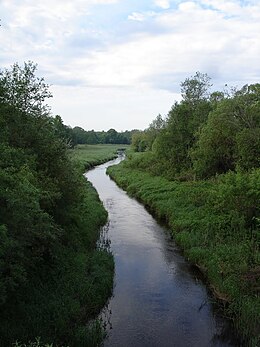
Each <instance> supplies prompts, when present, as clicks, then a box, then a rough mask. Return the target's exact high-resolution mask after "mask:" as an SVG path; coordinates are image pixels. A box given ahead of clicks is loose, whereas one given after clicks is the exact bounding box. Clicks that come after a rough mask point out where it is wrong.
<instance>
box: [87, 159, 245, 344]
mask: <svg viewBox="0 0 260 347" xmlns="http://www.w3.org/2000/svg"><path fill="white" fill-rule="evenodd" d="M119 161H120V158H118V159H116V160H113V161H110V162H108V163H106V164H103V165H100V166H98V167H96V168H95V169H93V170H91V171H89V172H88V173H87V174H86V177H87V178H88V179H89V181H90V182H92V184H93V185H94V186H95V188H96V189H97V191H98V193H99V196H100V198H101V200H102V201H103V203H104V206H105V208H106V209H107V211H108V213H109V223H108V225H107V230H108V237H109V239H110V240H111V250H112V252H113V254H114V258H115V288H114V292H113V297H112V298H111V299H110V302H109V305H108V310H107V312H110V315H109V317H108V319H109V322H110V325H109V327H110V329H108V330H109V331H108V338H107V339H106V340H105V342H104V345H105V346H107V347H108V346H109V347H110V346H111V347H112V346H113V347H117V346H118V347H121V346H122V347H128V346H133V347H141V346H147V347H155V346H156V347H157V346H158V347H159V346H161V347H167V346H176V347H179V346H180V347H182V346H183V347H186V346H191V347H197V346H198V347H203V346H239V345H240V344H238V343H237V342H235V340H234V337H233V335H232V331H230V329H229V327H228V322H227V321H225V320H224V319H223V318H221V317H220V316H219V315H218V314H217V313H216V312H214V311H213V308H212V305H211V302H210V297H209V295H208V293H207V290H206V288H205V286H204V285H203V284H202V283H201V281H200V280H199V279H198V278H197V276H196V274H195V273H194V271H192V269H191V266H190V265H189V264H188V263H187V261H185V260H184V258H183V257H182V255H181V254H180V252H179V250H178V248H177V246H176V245H175V243H174V241H173V240H171V238H170V235H169V232H168V230H167V229H166V228H164V227H162V226H160V225H159V224H158V223H157V222H156V220H155V219H154V218H153V217H152V216H151V215H150V214H149V213H148V212H147V211H146V210H145V208H144V207H143V206H142V205H141V204H140V203H139V202H137V201H136V200H134V199H132V198H130V197H129V196H128V195H127V194H126V193H125V192H124V191H123V190H121V189H120V188H118V187H117V186H116V184H115V183H114V182H113V181H112V180H111V179H110V178H109V177H108V176H107V175H106V168H107V167H108V166H110V165H113V164H117V163H118V162H119Z"/></svg>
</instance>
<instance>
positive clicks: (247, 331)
mask: <svg viewBox="0 0 260 347" xmlns="http://www.w3.org/2000/svg"><path fill="white" fill-rule="evenodd" d="M144 160H145V158H143V159H142V160H139V162H140V166H142V163H143V161H144ZM108 173H109V175H110V176H111V177H112V178H113V179H114V180H115V181H116V182H117V183H118V185H119V186H121V187H122V188H124V189H125V190H126V191H127V192H128V193H129V194H130V195H132V196H135V197H137V198H138V199H140V200H141V201H142V202H143V203H144V204H145V205H147V206H149V207H150V208H151V209H152V210H153V212H154V213H155V214H156V216H157V217H158V218H161V219H163V220H165V221H166V222H167V223H168V225H169V226H170V228H171V230H172V233H173V236H174V239H175V240H176V241H177V243H178V244H179V245H180V247H181V248H182V249H183V251H184V255H185V256H186V257H187V258H188V259H189V260H190V261H191V262H192V263H195V264H197V265H198V266H199V267H200V269H201V270H202V271H203V272H204V273H205V275H206V276H207V279H208V281H209V285H210V288H211V290H212V291H213V293H214V294H215V296H216V298H218V299H219V300H221V302H222V303H223V304H224V307H225V312H226V314H227V315H228V316H230V317H231V318H232V319H234V322H235V325H236V327H237V329H238V330H239V331H240V332H241V333H242V335H243V336H244V337H245V339H247V340H249V345H251V346H257V345H258V343H259V342H260V339H259V337H260V326H259V322H260V297H259V288H260V282H259V278H260V276H259V275H260V252H259V220H257V219H255V220H254V223H255V224H254V225H253V226H252V225H250V227H248V222H249V219H250V213H251V212H252V209H254V208H256V206H257V201H259V194H260V193H259V192H260V187H259V182H260V179H259V178H260V171H259V170H253V171H252V172H251V173H250V174H236V173H228V174H226V175H222V176H219V177H218V178H216V179H212V180H207V181H189V182H177V181H168V180H167V179H165V178H162V177H160V176H152V175H150V173H148V172H145V171H144V170H142V169H141V168H140V167H139V169H135V168H134V167H133V165H132V164H131V161H130V160H129V161H126V162H125V163H121V164H120V165H118V166H114V167H110V168H109V169H108Z"/></svg>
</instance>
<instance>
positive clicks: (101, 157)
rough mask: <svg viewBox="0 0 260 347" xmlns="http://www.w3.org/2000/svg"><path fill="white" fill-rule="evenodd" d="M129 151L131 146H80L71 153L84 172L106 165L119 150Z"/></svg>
mask: <svg viewBox="0 0 260 347" xmlns="http://www.w3.org/2000/svg"><path fill="white" fill-rule="evenodd" d="M121 148H122V149H127V148H129V145H120V144H118V145H103V144H102V145H78V146H77V147H76V148H75V149H72V150H71V151H70V153H71V156H72V159H73V160H74V161H76V162H78V165H80V166H81V167H82V170H83V168H84V170H88V169H90V168H92V167H93V166H96V165H99V164H102V163H105V162H106V161H108V160H111V159H113V158H115V157H116V153H117V150H118V149H121Z"/></svg>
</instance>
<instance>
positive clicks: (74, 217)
mask: <svg viewBox="0 0 260 347" xmlns="http://www.w3.org/2000/svg"><path fill="white" fill-rule="evenodd" d="M35 73H36V65H35V64H33V63H31V62H29V63H25V65H24V67H20V66H19V65H18V64H14V65H13V67H12V69H10V70H1V72H0V152H1V156H0V206H1V213H0V311H1V325H0V346H3V347H7V346H12V345H13V344H14V345H15V343H16V346H26V343H28V341H34V342H31V343H29V344H28V345H29V346H34V347H35V346H42V345H44V346H45V345H46V344H47V343H53V345H52V346H56V345H59V346H61V345H64V346H68V345H69V346H70V347H73V346H75V347H80V346H97V345H98V344H99V343H100V342H101V341H102V338H103V330H102V326H101V323H100V322H99V321H96V320H93V318H95V317H96V315H97V314H98V313H99V311H100V309H101V308H102V307H103V306H104V304H105V303H106V301H107V299H108V297H109V296H110V295H111V292H112V287H113V274H114V262H113V257H112V255H111V254H110V253H109V252H107V251H104V250H100V249H97V247H96V242H97V240H98V238H99V232H100V228H101V226H102V225H104V224H105V223H106V220H107V212H106V211H105V209H104V207H103V205H102V203H101V202H100V200H99V197H98V195H97V193H96V191H95V190H94V188H93V187H92V185H91V184H90V183H89V182H87V181H86V179H85V178H83V175H82V169H83V168H82V165H81V164H78V165H75V163H76V161H77V158H76V159H75V156H74V159H73V160H72V158H71V157H72V156H73V154H72V153H71V151H72V149H70V148H71V141H70V140H71V139H70V137H69V136H68V130H70V129H69V128H68V127H66V126H65V125H63V123H62V121H61V118H60V117H59V116H56V117H53V116H51V113H50V109H49V108H48V106H47V105H46V104H45V99H47V98H48V97H50V96H51V95H50V93H49V89H48V86H47V85H46V84H45V82H44V80H43V79H41V78H38V77H36V74H35ZM74 151H75V152H74V153H76V150H74ZM114 151H115V148H111V147H109V149H108V150H105V155H104V153H102V155H101V158H100V159H101V160H102V161H104V160H106V159H107V158H111V157H113V156H114ZM80 152H81V153H82V150H80ZM84 153H85V155H84V161H88V162H90V163H91V165H94V164H95V162H96V161H98V160H99V152H98V151H97V155H96V158H95V160H94V159H93V157H91V158H89V159H88V155H86V152H84ZM100 153H101V151H100ZM38 336H40V339H37V340H35V339H36V338H37V337H38ZM16 341H19V342H16Z"/></svg>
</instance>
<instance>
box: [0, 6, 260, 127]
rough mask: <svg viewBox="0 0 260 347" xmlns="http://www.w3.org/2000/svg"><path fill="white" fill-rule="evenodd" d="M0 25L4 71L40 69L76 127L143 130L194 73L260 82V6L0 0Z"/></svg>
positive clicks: (236, 82) (57, 108) (218, 83)
mask: <svg viewBox="0 0 260 347" xmlns="http://www.w3.org/2000/svg"><path fill="white" fill-rule="evenodd" d="M0 18H1V24H2V26H1V28H0V40H1V54H0V67H1V68H4V67H10V65H12V64H13V63H14V62H18V63H20V64H21V65H22V64H23V62H24V61H28V60H32V61H34V62H35V63H37V64H38V74H39V76H43V77H44V78H45V80H46V82H47V83H49V84H50V85H51V91H52V93H53V98H52V99H50V100H49V104H50V105H51V107H52V111H53V113H54V114H60V115H61V117H62V118H63V120H64V122H65V123H66V124H69V125H71V126H75V125H79V126H82V127H83V128H85V129H96V130H102V129H104V130H108V129H109V128H115V129H117V130H119V131H120V130H125V129H132V128H141V129H143V128H145V127H147V126H148V125H149V123H150V122H151V121H152V120H153V119H154V118H155V117H156V116H157V115H158V113H161V114H162V115H166V114H167V112H168V111H169V110H170V107H171V105H172V104H173V103H174V101H175V100H179V99H180V87H179V85H180V83H181V81H184V79H185V78H186V77H190V76H192V75H194V74H195V72H196V71H200V72H203V73H208V74H209V76H210V77H211V78H212V83H213V85H214V87H213V89H215V90H216V89H217V90H222V89H223V87H224V85H225V84H228V85H230V86H238V87H241V86H242V85H244V84H246V83H256V82H260V81H259V79H260V64H259V56H260V37H259V33H260V0H248V1H239V0H193V1H183V0H150V1H148V0H143V1H140V0H73V1H72V0H44V1H43V0H38V1H35V0H1V1H0Z"/></svg>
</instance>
